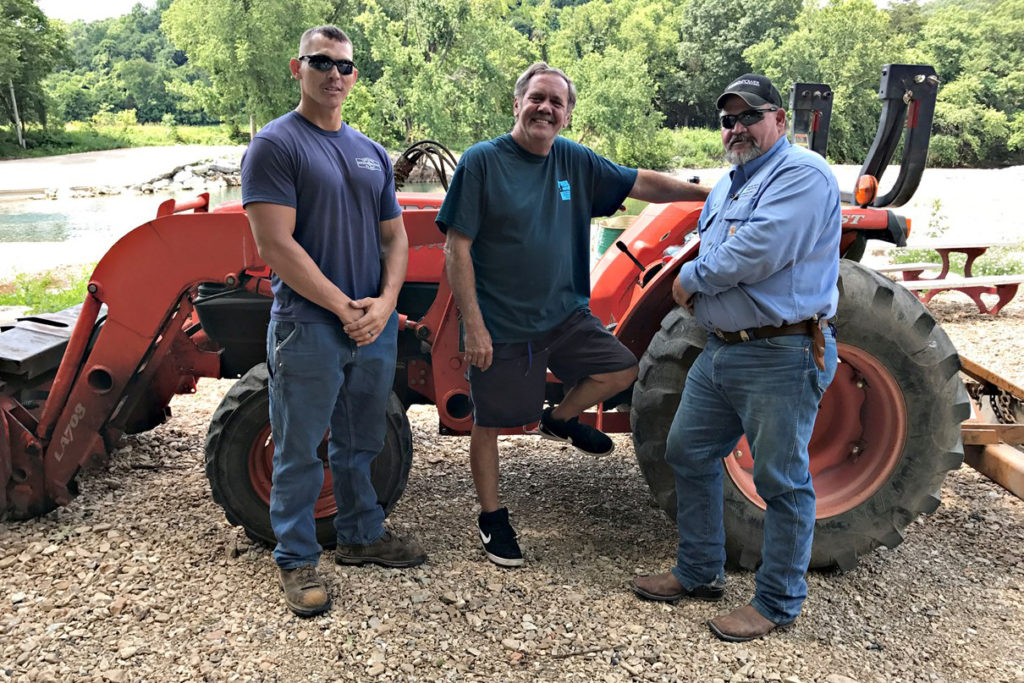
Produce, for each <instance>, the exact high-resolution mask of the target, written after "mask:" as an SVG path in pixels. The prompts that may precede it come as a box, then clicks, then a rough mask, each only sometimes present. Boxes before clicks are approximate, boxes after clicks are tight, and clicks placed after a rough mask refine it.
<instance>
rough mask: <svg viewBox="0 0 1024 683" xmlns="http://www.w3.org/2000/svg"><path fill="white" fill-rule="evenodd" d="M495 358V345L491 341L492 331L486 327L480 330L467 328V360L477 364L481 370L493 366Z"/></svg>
mask: <svg viewBox="0 0 1024 683" xmlns="http://www.w3.org/2000/svg"><path fill="white" fill-rule="evenodd" d="M492 360H494V347H493V345H492V343H491V333H490V332H488V331H487V328H486V327H482V329H480V330H470V329H469V328H468V327H467V328H466V362H467V363H469V364H470V365H475V366H477V367H478V368H480V369H481V370H486V369H487V368H489V367H491V361H492Z"/></svg>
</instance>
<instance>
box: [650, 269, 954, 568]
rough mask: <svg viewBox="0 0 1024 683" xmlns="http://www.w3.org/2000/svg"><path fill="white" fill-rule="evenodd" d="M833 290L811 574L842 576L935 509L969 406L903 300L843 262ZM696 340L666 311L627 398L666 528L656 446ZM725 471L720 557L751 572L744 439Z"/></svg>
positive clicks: (694, 330) (930, 329) (694, 328)
mask: <svg viewBox="0 0 1024 683" xmlns="http://www.w3.org/2000/svg"><path fill="white" fill-rule="evenodd" d="M839 292H840V296H839V313H838V323H837V332H838V335H837V338H838V350H839V361H840V363H839V369H838V371H837V373H836V377H835V380H834V381H833V383H832V385H831V386H830V387H829V389H828V391H827V392H826V393H825V396H824V397H823V399H822V402H821V408H820V410H819V413H818V419H817V421H816V423H815V427H814V434H813V436H812V438H811V444H810V454H811V474H812V477H813V480H814V490H815V494H816V496H817V519H816V522H815V526H814V546H813V550H812V554H811V567H815V568H827V567H834V566H838V567H839V568H840V569H844V570H845V569H851V568H853V567H854V566H856V564H857V558H858V557H859V556H861V555H864V554H865V553H868V552H870V551H871V550H873V549H874V548H877V547H878V546H879V545H884V546H886V547H888V548H892V547H894V546H896V545H898V544H899V543H900V542H902V540H903V533H902V532H903V530H904V529H905V528H906V527H907V525H908V524H910V522H912V521H913V520H914V519H915V518H916V517H917V516H918V515H919V514H921V513H929V512H932V511H934V510H935V508H936V507H938V505H939V491H940V488H941V486H942V481H943V479H944V478H945V476H946V473H947V472H948V471H949V470H953V469H956V468H957V467H959V466H960V463H961V462H962V461H963V444H962V442H961V439H960V423H961V422H962V421H963V420H965V419H966V418H967V417H968V416H969V415H970V404H969V399H968V397H967V392H966V391H965V390H964V387H963V383H962V382H961V381H960V378H959V374H958V371H959V369H960V360H959V357H958V356H957V354H956V350H955V349H954V348H953V345H952V343H951V342H950V341H949V338H948V337H947V336H946V334H945V333H944V332H943V331H942V329H941V328H940V327H939V326H938V325H937V324H936V322H935V320H934V319H933V318H932V316H931V314H930V313H929V312H928V310H927V309H926V308H925V307H924V305H923V304H921V303H920V302H919V301H918V300H917V298H916V297H914V296H913V295H912V294H911V293H910V292H909V291H907V290H906V289H904V288H902V287H900V286H899V285H897V284H895V283H893V282H892V281H891V280H889V279H887V278H884V277H882V276H880V275H878V274H877V273H875V272H874V271H872V270H870V269H868V268H866V267H864V266H861V265H860V264H858V263H854V262H850V261H842V263H841V266H840V278H839ZM706 338H707V335H706V333H705V332H704V331H703V329H702V328H701V327H700V326H699V325H698V324H697V323H696V321H695V320H694V319H693V318H692V317H691V316H689V315H688V314H686V313H685V312H684V311H683V310H682V309H679V308H676V309H673V310H672V311H671V312H670V313H669V314H668V315H667V316H666V317H665V319H664V321H663V322H662V326H661V330H659V332H658V333H657V334H656V335H655V337H654V339H653V340H652V342H651V344H650V346H649V347H648V350H647V352H646V353H645V354H644V357H643V359H642V360H641V361H640V376H639V379H638V381H637V383H636V385H635V388H634V390H633V405H632V414H631V420H632V425H633V443H634V445H635V449H636V456H637V460H638V461H639V465H640V469H641V470H642V471H643V473H644V477H645V478H646V479H647V483H648V484H649V485H650V488H651V491H652V492H653V494H654V497H655V499H656V500H657V503H658V505H659V506H660V507H661V508H662V509H663V510H665V512H666V513H667V514H668V515H669V517H670V518H671V519H673V520H674V519H675V510H676V495H675V488H674V480H673V476H672V471H671V469H670V468H669V466H668V464H666V462H665V440H666V438H667V436H668V430H669V426H670V425H671V423H672V418H673V416H674V415H675V412H676V408H677V407H678V405H679V397H680V394H681V392H682V389H683V385H684V383H685V382H686V375H687V372H688V371H689V369H690V367H691V365H692V364H693V362H694V360H695V359H696V357H697V355H698V354H699V353H700V351H701V349H702V348H703V346H704V344H705V341H706ZM695 419H700V418H699V416H697V417H696V418H695ZM737 453H738V455H736V454H737ZM724 466H725V468H726V476H725V483H724V489H725V491H724V493H725V527H726V552H727V557H728V559H729V562H730V564H732V565H736V566H740V567H743V568H746V569H754V568H755V567H756V566H757V564H758V563H759V562H760V558H761V538H762V531H763V527H764V502H763V501H762V500H761V498H760V497H758V495H757V493H756V491H755V489H754V484H753V477H752V470H753V462H752V460H751V458H750V455H749V450H748V449H747V447H746V440H745V439H744V440H741V441H740V443H739V444H738V445H737V448H736V449H735V450H734V455H730V456H728V457H727V458H725V460H724Z"/></svg>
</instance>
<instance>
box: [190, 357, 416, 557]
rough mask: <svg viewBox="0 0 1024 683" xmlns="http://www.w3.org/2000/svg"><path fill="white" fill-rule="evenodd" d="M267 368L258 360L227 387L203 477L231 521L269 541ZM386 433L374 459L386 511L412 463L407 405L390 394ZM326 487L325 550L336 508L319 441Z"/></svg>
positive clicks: (319, 522)
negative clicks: (380, 449) (378, 452)
mask: <svg viewBox="0 0 1024 683" xmlns="http://www.w3.org/2000/svg"><path fill="white" fill-rule="evenodd" d="M268 406H269V396H268V393H267V366H266V364H265V363H260V364H259V365H256V366H255V367H253V368H252V369H250V370H249V371H248V372H247V373H245V374H244V375H242V377H241V379H239V380H238V381H237V382H235V384H234V385H233V386H232V387H231V389H229V390H228V392H227V393H226V394H225V395H224V398H223V400H221V403H220V405H219V406H218V407H217V410H216V411H215V412H214V414H213V419H212V420H211V422H210V429H209V431H208V432H207V435H206V476H207V478H208V479H209V480H210V490H211V492H212V494H213V500H214V501H215V502H216V503H217V504H218V505H220V506H221V507H222V508H224V514H225V516H226V517H227V519H228V521H229V522H230V523H231V524H234V525H236V526H241V527H242V528H243V529H244V530H245V533H246V535H247V536H249V538H251V539H253V540H254V541H260V542H263V543H267V544H271V545H273V544H274V543H275V539H274V531H273V529H272V528H271V526H270V486H271V481H272V475H273V470H274V467H273V456H274V443H273V440H272V438H271V435H270V418H269V416H268ZM387 425H388V431H387V435H386V437H385V439H384V450H382V451H381V453H380V455H378V456H377V458H376V459H375V460H374V461H373V468H372V472H371V474H372V477H373V485H374V488H375V489H376V490H377V500H378V501H379V502H380V504H381V506H382V507H383V508H384V513H385V514H388V513H390V512H391V510H392V509H393V508H394V506H395V504H396V503H397V502H398V499H399V498H401V496H402V493H403V492H404V491H405V485H406V483H407V482H408V479H409V469H410V468H411V466H412V431H411V429H410V427H409V420H408V418H407V417H406V414H405V407H404V406H403V405H402V402H401V401H399V400H398V397H397V396H395V394H394V393H392V394H391V397H390V398H389V400H388V407H387ZM317 452H318V454H319V455H320V458H321V459H322V460H323V461H324V485H323V488H321V490H320V493H319V495H318V497H317V502H316V508H315V511H314V516H315V517H316V532H317V540H318V541H319V542H320V545H322V546H323V547H325V548H331V547H334V546H335V545H336V543H337V539H336V537H335V533H334V525H333V519H334V514H335V513H336V512H337V507H336V506H335V503H334V494H333V491H332V488H331V473H330V471H329V470H328V469H327V465H326V462H327V444H326V441H325V442H323V443H321V444H320V448H319V449H318V451H317Z"/></svg>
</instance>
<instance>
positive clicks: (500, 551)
mask: <svg viewBox="0 0 1024 683" xmlns="http://www.w3.org/2000/svg"><path fill="white" fill-rule="evenodd" d="M477 531H479V532H480V541H481V542H482V543H483V544H484V553H486V554H487V559H488V560H490V561H491V562H493V563H494V564H496V565H500V566H502V567H519V566H521V565H522V564H523V553H522V551H521V550H519V544H518V543H516V530H515V529H513V528H512V525H511V524H509V522H508V508H501V509H500V510H495V511H494V512H481V513H480V517H479V518H478V519H477Z"/></svg>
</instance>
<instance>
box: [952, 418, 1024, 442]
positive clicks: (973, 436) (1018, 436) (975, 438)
mask: <svg viewBox="0 0 1024 683" xmlns="http://www.w3.org/2000/svg"><path fill="white" fill-rule="evenodd" d="M960 431H961V434H962V436H963V439H964V445H965V446H967V445H973V446H978V445H985V444H993V443H1000V442H1003V443H1008V444H1022V443H1024V425H1019V424H1002V423H1000V422H964V423H963V424H962V425H961V426H960Z"/></svg>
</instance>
